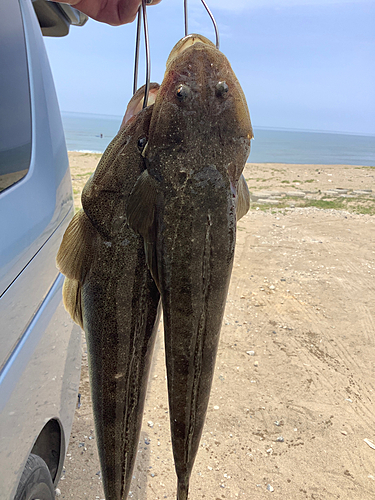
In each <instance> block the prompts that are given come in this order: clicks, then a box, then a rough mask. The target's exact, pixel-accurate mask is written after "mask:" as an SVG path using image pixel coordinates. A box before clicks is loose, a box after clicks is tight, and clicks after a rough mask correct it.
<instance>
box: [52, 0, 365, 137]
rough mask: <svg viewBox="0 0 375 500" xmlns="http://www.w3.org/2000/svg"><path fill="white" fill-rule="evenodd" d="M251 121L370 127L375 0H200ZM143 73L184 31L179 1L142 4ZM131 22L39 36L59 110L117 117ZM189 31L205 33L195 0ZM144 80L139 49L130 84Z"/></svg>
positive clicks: (126, 83) (125, 85) (159, 68)
mask: <svg viewBox="0 0 375 500" xmlns="http://www.w3.org/2000/svg"><path fill="white" fill-rule="evenodd" d="M207 3H208V5H209V7H210V8H211V10H212V12H213V14H214V15H215V18H216V20H217V23H218V26H219V31H220V38H221V46H220V49H221V50H222V52H223V53H224V54H225V55H226V56H227V57H228V59H229V61H230V63H231V64H232V67H233V69H234V71H235V73H236V75H237V77H238V79H239V81H240V83H241V85H242V87H243V89H244V92H245V95H246V99H247V102H248V106H249V109H250V115H251V119H252V123H253V126H254V127H282V128H294V129H310V130H328V131H342V132H354V133H363V134H375V2H374V0H207ZM147 13H148V20H149V31H150V42H151V66H152V67H151V80H152V81H157V82H159V83H161V80H162V78H163V74H164V68H165V61H166V59H167V57H168V54H169V52H170V50H171V49H172V47H173V45H174V44H175V43H176V42H177V41H178V40H179V39H180V38H181V37H182V36H183V35H184V22H183V0H163V1H162V2H161V4H160V5H157V6H154V7H149V8H147ZM135 28H136V26H135V23H133V24H131V25H125V26H120V27H112V26H107V25H104V24H101V23H97V22H96V21H93V20H91V19H90V20H89V21H88V22H87V24H86V25H85V26H84V27H82V28H78V27H71V30H70V33H69V35H68V36H67V37H65V38H45V44H46V47H47V51H48V55H49V58H50V63H51V67H52V72H53V75H54V78H55V83H56V89H57V94H58V98H59V101H60V107H61V109H62V110H63V111H77V112H85V113H97V114H107V115H122V114H123V112H124V110H125V108H126V104H127V102H128V100H129V99H130V97H131V94H132V85H133V83H132V82H133V59H134V41H135ZM189 32H191V33H201V34H203V35H205V36H207V37H208V38H210V39H211V40H213V41H214V31H213V27H212V24H211V21H210V19H209V17H208V15H207V14H206V11H205V10H204V8H203V6H202V5H201V3H200V1H199V0H190V2H189ZM143 83H144V54H143V52H142V53H141V58H140V77H139V86H141V85H142V84H143Z"/></svg>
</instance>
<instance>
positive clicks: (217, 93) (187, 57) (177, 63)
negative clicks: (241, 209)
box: [144, 35, 253, 186]
mask: <svg viewBox="0 0 375 500" xmlns="http://www.w3.org/2000/svg"><path fill="white" fill-rule="evenodd" d="M252 137H253V131H252V127H251V122H250V115H249V111H248V108H247V104H246V99H245V96H244V93H243V91H242V88H241V86H240V84H239V82H238V80H237V78H236V76H235V74H234V72H233V70H232V68H231V65H230V63H229V61H228V59H227V58H226V57H225V55H224V54H223V53H222V52H220V51H219V50H218V49H217V48H216V47H215V45H214V44H213V43H212V42H210V41H209V40H208V39H207V38H205V37H203V36H201V35H189V36H187V37H185V38H183V39H182V40H180V41H179V42H178V43H177V44H176V45H175V47H174V48H173V49H172V52H171V54H170V56H169V58H168V60H167V67H166V72H165V75H164V79H163V82H162V84H161V86H160V89H159V91H158V94H157V96H156V99H155V103H154V109H153V113H152V118H151V123H150V129H149V140H148V144H147V147H146V149H145V152H144V157H145V158H146V160H147V162H148V165H149V167H148V169H149V171H150V173H151V174H152V173H153V171H154V174H155V177H158V175H157V174H158V173H159V175H160V174H161V172H160V169H164V170H165V169H166V168H167V169H168V170H169V172H170V174H171V175H172V174H173V172H177V171H181V170H183V169H184V171H185V172H186V173H187V174H188V175H189V173H190V174H191V175H194V174H195V173H197V169H201V168H204V167H205V166H207V165H209V166H214V167H215V168H216V169H218V170H219V171H221V173H224V172H226V173H227V174H228V175H229V178H230V181H231V184H232V185H233V186H237V182H238V179H239V177H240V175H241V172H242V170H243V167H244V164H245V162H246V159H247V157H248V155H249V152H250V140H251V139H252ZM172 162H173V164H174V166H172V164H171V163H172ZM168 163H169V164H170V168H168ZM162 177H164V175H162Z"/></svg>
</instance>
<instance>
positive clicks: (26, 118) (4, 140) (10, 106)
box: [0, 0, 31, 192]
mask: <svg viewBox="0 0 375 500" xmlns="http://www.w3.org/2000/svg"><path fill="white" fill-rule="evenodd" d="M0 47H1V50H0V192H1V191H3V190H4V189H6V188H7V187H9V186H11V185H12V184H14V183H15V182H17V181H19V180H20V179H22V178H23V177H24V176H25V175H26V174H27V171H28V169H29V164H30V157H31V108H30V91H29V77H28V70H27V59H26V46H25V37H24V32H23V25H22V19H21V12H20V6H19V4H18V2H17V1H14V0H5V1H1V2H0Z"/></svg>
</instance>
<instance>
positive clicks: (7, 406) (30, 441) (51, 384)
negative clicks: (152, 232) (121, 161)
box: [0, 0, 81, 500]
mask: <svg viewBox="0 0 375 500" xmlns="http://www.w3.org/2000/svg"><path fill="white" fill-rule="evenodd" d="M11 4H12V7H11V8H13V7H14V4H17V5H18V3H17V1H16V0H5V1H4V2H3V3H2V5H1V7H0V13H1V11H2V9H6V8H7V6H9V5H11ZM19 5H20V14H19V15H22V22H23V29H24V36H25V39H24V44H25V53H26V58H27V67H28V71H27V73H28V80H29V89H30V102H31V156H30V164H29V169H28V172H27V174H26V175H25V176H24V177H23V178H22V179H21V180H18V181H17V182H15V183H14V184H13V185H11V186H9V187H7V188H6V189H5V190H3V191H1V192H0V234H1V238H0V492H1V494H0V497H1V498H2V499H3V498H4V499H5V500H8V499H9V500H13V498H14V494H15V492H16V489H17V485H18V482H19V479H20V477H21V475H22V472H23V469H24V466H25V463H26V461H27V458H28V456H29V454H30V452H31V451H32V450H33V453H34V451H35V449H37V450H41V449H42V448H43V446H35V444H36V443H37V444H38V443H40V441H41V440H40V439H39V438H40V436H41V433H42V431H43V429H45V426H46V424H47V423H48V422H52V421H53V422H57V423H58V425H57V424H56V426H55V427H57V428H58V429H59V433H60V437H59V442H60V443H61V447H60V448H61V449H60V450H59V452H58V456H57V457H56V467H54V472H53V473H52V477H53V479H54V481H55V484H56V483H57V481H58V479H59V477H60V474H61V470H62V466H63V461H64V458H65V453H66V447H67V444H68V441H69V435H70V431H71V426H72V422H73V417H74V408H75V404H76V398H77V392H78V387H79V379H80V363H81V347H80V342H81V330H80V329H79V327H78V326H77V325H75V324H74V323H73V321H72V320H71V318H70V316H69V315H68V313H67V312H66V311H65V309H64V306H63V303H62V284H63V280H64V277H63V276H62V275H61V274H59V273H58V271H57V269H56V264H55V256H56V253H57V250H58V247H59V245H60V242H61V239H62V236H63V234H64V231H65V229H66V227H67V225H68V224H69V221H70V219H71V217H72V215H73V212H74V208H73V196H72V186H71V178H70V172H69V163H68V156H67V150H66V144H65V138H64V132H63V128H62V122H61V115H60V110H59V106H58V102H57V97H56V92H55V88H54V83H53V79H52V75H51V70H50V67H49V62H48V58H47V54H46V51H45V47H44V42H43V38H42V34H41V31H40V27H39V24H38V20H37V18H36V15H35V12H34V9H33V6H32V3H31V0H19ZM9 8H10V7H9ZM5 12H6V10H5ZM1 36H2V33H1V32H0V42H1ZM12 36H16V35H15V33H13V35H12ZM9 43H12V39H11V38H10V39H9ZM5 76H6V71H4V72H2V77H4V78H5ZM5 84H6V83H5ZM0 103H1V100H0ZM4 109H8V108H7V106H5V107H4ZM1 111H2V109H1V107H0V113H1ZM27 112H28V111H27V109H25V113H27ZM1 141H2V138H1V137H0V150H1V146H2V144H1ZM5 166H6V165H5ZM45 444H47V445H48V440H47V443H45V442H44V443H43V445H45ZM52 451H53V452H54V453H55V449H54V450H52ZM56 471H57V472H56Z"/></svg>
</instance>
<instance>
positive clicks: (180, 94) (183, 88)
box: [176, 85, 190, 101]
mask: <svg viewBox="0 0 375 500" xmlns="http://www.w3.org/2000/svg"><path fill="white" fill-rule="evenodd" d="M189 95H190V89H189V87H188V86H187V85H179V86H178V87H177V90H176V97H177V99H178V100H179V101H184V100H185V99H187V98H188V97H189Z"/></svg>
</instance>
